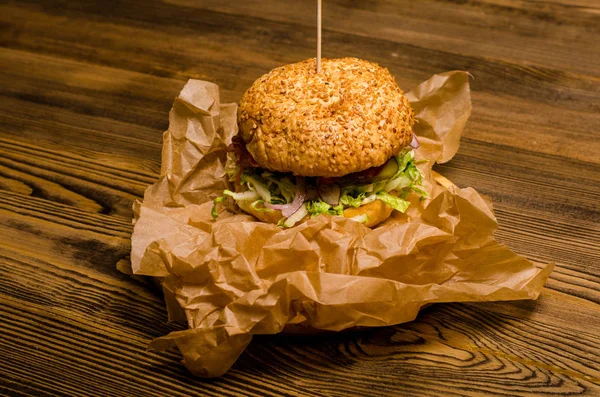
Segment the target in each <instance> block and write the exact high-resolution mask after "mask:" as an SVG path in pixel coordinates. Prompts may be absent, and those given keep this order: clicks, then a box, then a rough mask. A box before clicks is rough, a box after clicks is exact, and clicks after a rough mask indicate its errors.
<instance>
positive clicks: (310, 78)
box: [238, 58, 414, 177]
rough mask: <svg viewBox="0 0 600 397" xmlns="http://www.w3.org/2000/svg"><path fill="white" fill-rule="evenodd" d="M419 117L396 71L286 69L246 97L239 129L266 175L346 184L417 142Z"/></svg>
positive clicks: (345, 65)
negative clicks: (344, 181) (282, 174)
mask: <svg viewBox="0 0 600 397" xmlns="http://www.w3.org/2000/svg"><path fill="white" fill-rule="evenodd" d="M413 122H414V112H413V110H412V109H411V107H410V104H409V102H408V99H407V98H406V96H405V95H404V93H403V91H402V90H401V89H400V88H399V87H398V85H397V84H396V82H395V80H394V77H393V76H392V75H391V74H390V73H389V71H388V70H387V69H385V68H383V67H381V66H379V65H377V64H375V63H372V62H368V61H364V60H361V59H357V58H341V59H323V60H322V62H321V72H320V73H317V72H316V61H315V59H309V60H306V61H303V62H299V63H295V64H291V65H286V66H282V67H279V68H276V69H273V70H272V71H271V72H269V73H267V74H266V75H264V76H262V77H261V78H259V79H258V80H256V81H255V82H254V84H253V85H252V86H251V87H250V88H249V89H248V91H246V93H245V94H244V96H243V97H242V99H241V101H240V106H239V109H238V126H239V130H240V135H241V137H242V139H243V140H244V141H245V142H246V148H247V149H248V151H249V152H250V154H251V155H252V157H253V158H254V159H255V160H256V162H257V163H258V164H259V165H260V166H261V167H263V168H266V169H269V170H272V171H279V172H291V173H293V174H295V175H301V176H321V177H338V176H344V175H347V174H350V173H353V172H359V171H362V170H366V169H368V168H371V167H376V166H380V165H381V164H383V163H384V162H385V161H387V160H388V159H389V158H390V157H391V156H393V155H395V154H397V153H398V152H400V151H401V150H402V148H404V147H405V146H407V145H408V144H409V143H410V141H411V139H412V125H413Z"/></svg>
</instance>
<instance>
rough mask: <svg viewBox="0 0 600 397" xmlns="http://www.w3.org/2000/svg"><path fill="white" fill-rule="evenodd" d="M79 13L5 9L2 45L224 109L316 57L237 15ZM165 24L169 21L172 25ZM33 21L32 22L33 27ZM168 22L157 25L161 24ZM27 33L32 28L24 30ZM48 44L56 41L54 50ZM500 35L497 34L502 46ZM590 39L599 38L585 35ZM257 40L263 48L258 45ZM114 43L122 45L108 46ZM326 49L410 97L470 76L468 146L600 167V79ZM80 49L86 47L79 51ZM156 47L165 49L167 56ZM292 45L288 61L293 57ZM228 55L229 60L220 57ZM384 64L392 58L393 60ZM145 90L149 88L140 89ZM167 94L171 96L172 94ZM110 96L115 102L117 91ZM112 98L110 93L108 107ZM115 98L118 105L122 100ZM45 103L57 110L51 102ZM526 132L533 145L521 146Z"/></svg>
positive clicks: (284, 32)
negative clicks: (365, 65) (10, 33)
mask: <svg viewBox="0 0 600 397" xmlns="http://www.w3.org/2000/svg"><path fill="white" fill-rule="evenodd" d="M81 7H82V8H78V9H71V8H69V7H68V6H65V7H63V8H57V9H52V10H49V11H48V10H45V9H44V11H39V10H35V7H33V6H31V7H30V8H34V9H33V10H32V9H29V8H27V7H23V8H19V9H15V8H9V9H7V12H6V13H5V15H8V16H12V19H10V21H7V24H10V26H12V29H13V30H14V31H15V32H17V33H16V34H15V35H14V37H11V38H10V39H8V40H7V45H8V46H9V47H11V48H15V49H21V50H26V51H33V52H35V53H37V54H39V53H46V54H52V55H53V56H54V57H56V58H58V59H60V58H61V57H65V58H69V59H77V60H85V62H86V63H89V62H91V63H96V64H102V65H107V64H108V65H110V66H112V67H114V68H119V69H127V70H134V71H137V72H140V73H147V74H154V75H156V74H158V75H161V76H168V77H170V78H172V79H175V80H185V79H186V78H187V77H195V78H204V79H209V80H211V81H214V82H216V83H218V84H219V85H220V86H221V87H222V88H223V89H224V91H223V99H224V100H225V101H237V100H238V99H239V97H240V96H241V94H242V92H243V91H244V90H245V89H247V87H249V85H250V84H251V83H252V81H253V80H254V79H255V78H257V77H258V76H260V75H261V74H262V73H265V72H267V71H268V70H269V69H271V68H272V67H275V66H278V65H281V64H282V63H287V62H293V61H297V60H299V59H302V58H306V57H310V56H313V55H314V54H313V52H314V48H313V47H314V43H313V40H312V39H309V38H310V37H312V36H311V34H312V28H310V27H308V26H307V27H304V26H299V27H298V26H296V25H293V22H289V21H283V22H271V21H268V20H264V19H260V18H259V17H255V18H254V19H252V18H251V17H248V16H245V17H244V18H250V19H249V21H248V22H244V23H242V22H240V20H239V17H236V16H235V15H229V14H224V13H220V12H216V11H206V10H202V9H193V8H192V9H190V8H189V7H183V6H179V7H176V6H174V5H171V6H170V7H171V8H172V9H171V8H169V9H167V10H163V9H162V8H161V9H160V10H157V9H155V10H153V9H152V8H151V7H150V8H149V10H148V11H147V12H148V14H139V13H136V16H135V19H132V18H134V17H133V16H132V15H130V14H128V13H127V12H126V11H127V8H124V9H123V10H116V11H115V15H114V18H111V20H110V22H106V21H104V20H103V19H102V18H100V17H98V16H95V17H89V16H88V17H86V16H85V15H86V14H82V13H83V11H85V7H91V5H90V4H87V3H82V4H81ZM156 7H158V6H156ZM163 11H164V12H165V13H166V14H165V18H164V21H169V20H175V19H176V18H177V17H180V16H181V15H184V16H185V18H186V19H185V21H186V22H185V23H182V24H179V25H177V26H172V25H167V26H165V27H164V30H161V31H157V30H156V29H155V27H154V26H152V25H151V24H149V20H150V19H151V15H155V14H152V12H155V13H159V12H163ZM119 12H122V13H123V14H119ZM61 13H62V14H61ZM63 14H64V16H67V17H68V18H67V19H66V21H63V20H65V17H64V16H62V15H63ZM59 15H61V16H59ZM92 15H93V14H92ZM169 15H171V16H172V18H173V19H169ZM86 18H87V19H86ZM31 21H36V22H35V23H33V24H32V23H31ZM164 21H163V22H161V23H166V22H164ZM26 23H27V24H28V26H32V27H31V28H30V29H27V30H24V29H23V26H25V24H26ZM59 23H64V25H65V26H64V29H61V30H60V31H56V30H55V29H53V28H52V27H53V26H55V25H57V24H59ZM84 26H85V29H84V28H83V27H84ZM540 29H541V28H540ZM292 31H293V32H296V33H295V34H296V35H297V37H289V35H290V34H291V33H290V32H292ZM49 32H50V33H49ZM49 34H50V35H52V34H54V35H56V36H52V39H51V40H50V39H49V38H48V35H49ZM503 34H504V33H502V32H500V33H498V35H500V36H502V35H503ZM582 34H583V33H582ZM588 36H589V37H596V36H594V35H584V37H588ZM257 37H260V38H261V40H260V41H257ZM349 37H352V40H349ZM117 40H118V43H119V44H118V45H110V44H111V43H115V42H116V41H117ZM327 40H328V41H329V42H330V43H331V47H332V48H335V53H333V54H331V56H345V55H354V56H361V57H365V58H368V59H371V60H374V61H377V62H380V63H381V64H383V65H385V66H387V67H389V68H390V70H391V71H392V73H393V74H394V75H395V76H397V78H398V81H399V83H400V84H401V85H402V86H403V87H405V88H407V89H408V88H411V87H413V86H414V85H415V84H417V83H418V82H420V81H422V80H424V79H426V78H427V77H429V76H430V75H431V74H433V73H437V72H441V71H446V70H450V69H465V70H469V71H470V72H471V73H472V74H473V75H474V76H475V79H474V80H473V81H472V86H473V90H474V95H473V101H474V103H475V107H474V111H473V116H472V119H471V123H470V125H469V127H468V129H467V131H466V136H468V137H471V138H473V139H478V140H485V141H487V142H498V141H499V142H501V143H503V144H510V145H512V146H515V147H519V148H522V149H529V150H531V149H535V150H536V151H539V152H542V153H546V154H556V153H558V154H561V155H564V156H570V157H573V158H577V159H580V160H582V161H589V162H594V163H598V162H599V161H600V160H599V159H598V156H596V155H595V154H594V153H597V152H598V151H600V142H598V140H595V139H593V137H591V136H590V138H589V139H587V136H588V135H589V134H590V131H594V129H596V128H598V127H599V126H600V116H599V111H600V108H598V105H597V103H598V101H597V100H595V99H596V96H597V92H598V91H600V80H599V79H598V74H594V73H593V72H592V74H589V73H588V74H585V73H578V72H577V73H575V72H568V71H565V70H562V69H549V68H544V67H542V66H536V65H535V64H531V63H523V62H521V61H519V60H514V59H511V58H489V59H488V58H485V57H477V56H475V55H473V56H467V55H464V54H458V53H456V54H455V53H451V52H447V51H446V52H445V51H442V50H432V49H430V48H422V47H419V46H417V45H414V44H412V43H411V44H403V43H393V42H390V41H385V40H381V39H374V38H368V37H362V36H351V35H350V33H345V32H342V33H336V32H333V33H331V36H330V37H328V38H327ZM83 43H85V46H83V47H82V45H83ZM106 43H109V44H108V45H107V44H106ZM157 43H168V44H169V45H168V46H166V47H165V48H163V47H161V46H160V45H159V44H157ZM199 43H202V51H201V52H200V53H199V52H194V51H189V49H190V48H195V47H198V45H199ZM217 43H219V45H217ZM291 43H293V51H290V48H291V47H290V45H291ZM519 43H520V44H519V45H520V46H522V44H521V42H519ZM224 46H226V48H227V51H223V47H224ZM590 46H591V48H593V47H594V46H593V45H591V44H590ZM590 46H588V48H590ZM142 47H147V48H152V49H153V50H152V51H145V52H143V53H140V54H138V55H137V56H136V57H135V58H134V59H131V57H130V56H129V55H130V54H131V53H139V52H140V50H139V49H140V48H142ZM250 49H254V50H250ZM568 51H569V57H568V58H569V60H570V61H572V60H573V59H574V58H577V59H581V57H583V56H586V55H589V54H591V55H592V56H593V54H594V51H588V50H587V49H586V50H584V49H581V48H579V47H573V46H569V48H568ZM549 53H552V52H549ZM174 54H176V55H174ZM233 54H235V55H233ZM390 54H396V55H397V57H394V56H391V55H390ZM574 54H578V55H577V56H575V55H574ZM174 57H175V58H174ZM175 60H176V61H175ZM28 61H29V60H28ZM415 65H418V67H416V66H415ZM88 68H89V66H88ZM38 69H39V68H38ZM38 69H35V70H38ZM19 70H20V69H19ZM102 73H105V72H102ZM72 75H74V76H76V77H78V76H86V75H90V71H89V69H88V70H87V71H84V72H82V71H78V72H77V73H72ZM58 76H59V78H61V76H63V77H62V78H63V79H64V78H68V81H69V83H68V84H67V85H66V87H71V86H72V85H73V83H75V84H77V83H81V82H82V79H80V78H76V79H70V78H69V77H70V76H69V74H60V73H58ZM107 76H108V75H107ZM11 77H12V76H11ZM116 80H117V81H118V80H119V79H116ZM42 84H45V83H42ZM83 84H84V85H87V86H88V87H97V84H96V85H94V81H85V79H84V80H83ZM146 84H148V85H150V84H153V82H152V81H151V80H146ZM175 85H177V84H175ZM31 86H37V85H31ZM138 87H139V86H138ZM179 87H180V86H178V87H177V88H179ZM116 88H119V86H118V85H117V86H116ZM120 88H121V89H124V90H125V92H127V90H128V87H127V86H125V87H120ZM88 89H89V88H88ZM63 90H64V89H63ZM140 90H141V89H140ZM167 90H170V92H173V93H175V92H177V90H175V89H173V88H172V87H171V88H168V89H167ZM136 91H138V89H136ZM116 92H117V93H119V91H118V90H116ZM114 93H115V90H113V98H114V97H115V96H114ZM119 94H120V95H121V96H122V95H123V92H120V93H119ZM15 95H17V97H19V98H21V99H23V100H30V99H31V98H32V93H31V92H29V94H28V93H27V92H25V93H23V92H19V93H17V94H15ZM27 95H29V96H27ZM33 97H35V95H33ZM42 98H45V100H46V101H48V100H49V101H51V102H52V101H53V99H52V98H50V99H48V97H47V96H42ZM80 98H81V97H78V99H79V100H80ZM124 99H126V98H124ZM171 99H172V96H171V97H169V98H165V100H164V102H162V105H161V106H162V108H161V109H164V108H168V106H169V105H168V101H170V100H171ZM36 100H37V101H39V100H40V99H36ZM61 101H62V102H63V103H64V102H65V101H64V100H61ZM123 103H124V104H123ZM123 103H115V102H114V99H113V104H112V106H111V105H110V104H109V105H108V106H103V107H102V108H101V109H99V110H96V109H94V107H92V109H94V111H95V112H99V111H100V112H109V114H110V113H111V112H112V113H115V111H114V109H120V108H122V107H124V109H125V110H126V111H125V112H122V114H121V115H119V116H117V117H119V118H122V117H124V116H126V115H127V114H128V113H130V112H132V111H135V110H136V106H130V104H129V100H127V101H124V102H123ZM70 104H71V106H78V105H77V102H75V103H73V101H70ZM133 105H135V103H134V104H133ZM79 106H80V107H81V108H83V109H86V108H85V107H83V106H81V105H79ZM161 106H158V107H156V106H154V105H153V106H150V107H149V109H148V110H149V112H148V111H147V112H146V113H148V114H149V115H148V116H145V115H144V112H143V109H140V112H139V114H137V115H135V116H134V115H131V116H129V118H128V120H130V121H134V122H136V123H147V122H148V121H149V120H154V121H153V123H155V125H156V124H157V123H161V122H162V123H163V124H162V126H163V127H164V126H165V124H164V123H165V120H166V118H164V117H163V118H162V119H161V118H160V117H158V115H157V117H156V118H154V116H153V115H152V111H153V110H155V109H158V108H159V107H161ZM88 107H89V106H88ZM111 108H112V109H113V110H112V111H111V110H110V109H111ZM161 120H162V121H161ZM524 131H526V132H527V134H528V136H529V137H531V138H530V139H527V140H524V139H520V137H521V136H522V135H523V132H524ZM582 139H585V142H586V145H582V144H581V142H582Z"/></svg>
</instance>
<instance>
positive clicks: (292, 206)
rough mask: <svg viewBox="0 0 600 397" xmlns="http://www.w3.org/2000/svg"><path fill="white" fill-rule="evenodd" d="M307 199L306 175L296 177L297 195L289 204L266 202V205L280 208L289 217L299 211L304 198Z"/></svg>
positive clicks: (273, 208)
mask: <svg viewBox="0 0 600 397" xmlns="http://www.w3.org/2000/svg"><path fill="white" fill-rule="evenodd" d="M305 199H306V181H305V180H304V177H301V176H298V177H296V195H295V196H294V201H292V202H291V203H289V204H271V203H265V207H267V208H270V209H272V210H280V211H281V215H283V216H285V217H286V218H289V217H290V216H292V215H293V214H295V213H296V211H298V208H300V207H301V206H302V204H303V203H304V200H305Z"/></svg>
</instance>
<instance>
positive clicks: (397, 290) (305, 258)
mask: <svg viewBox="0 0 600 397" xmlns="http://www.w3.org/2000/svg"><path fill="white" fill-rule="evenodd" d="M468 80H469V76H468V74H467V73H465V72H460V71H456V72H448V73H443V74H438V75H435V76H433V77H431V78H430V79H429V80H427V81H425V82H424V83H422V84H421V85H419V86H418V87H417V88H415V89H414V90H413V91H411V92H409V93H408V97H409V99H410V101H411V103H412V106H413V108H414V109H415V113H416V118H417V123H416V125H415V128H414V129H415V133H416V134H417V135H418V136H419V141H420V143H421V147H420V148H419V149H418V150H417V151H416V157H417V159H428V160H429V161H428V162H427V163H426V164H423V165H421V168H422V170H423V172H424V173H425V175H426V177H427V189H428V190H429V192H430V198H429V199H428V200H426V201H424V202H419V201H418V200H417V201H414V202H413V205H412V206H411V208H410V209H409V211H408V212H407V214H400V213H396V214H394V215H393V216H392V217H391V218H390V219H388V220H387V221H386V222H384V223H383V224H382V225H380V226H378V227H377V228H375V229H373V230H371V229H369V228H367V227H365V226H363V225H362V224H359V223H356V222H354V221H351V220H348V219H344V218H340V217H330V216H318V217H315V218H312V219H310V220H309V221H307V222H306V223H303V224H301V225H298V226H295V227H293V228H291V229H281V228H278V227H276V226H275V225H271V224H264V223H261V222H258V221H256V220H255V219H254V218H253V217H251V216H249V215H245V214H243V213H238V212H236V210H235V208H233V209H225V208H223V209H222V211H221V212H220V216H219V218H218V220H217V221H214V220H213V219H212V218H211V215H210V210H211V207H212V199H213V198H214V197H216V196H218V195H220V194H221V192H222V190H223V189H224V188H227V182H226V179H227V178H226V174H225V169H224V166H225V159H226V155H225V148H226V146H227V145H228V144H229V143H230V141H231V138H232V136H234V135H235V134H236V133H237V126H236V105H235V104H221V103H220V101H219V89H218V87H217V86H216V85H214V84H212V83H209V82H206V81H198V80H190V81H188V83H187V84H186V85H185V87H184V88H183V90H182V91H181V93H180V94H179V96H178V97H177V98H176V99H175V102H174V104H173V109H172V110H171V113H170V117H169V129H168V131H167V132H165V134H164V142H163V155H162V170H161V177H160V180H159V181H158V182H157V183H155V184H154V185H152V186H150V187H149V188H148V189H147V190H146V193H145V195H144V199H143V201H141V202H137V203H136V204H135V206H134V210H135V218H136V219H135V228H134V233H133V237H132V252H131V265H132V272H133V274H136V275H145V276H153V277H158V278H160V279H161V280H162V286H163V290H164V293H165V301H166V304H167V308H168V312H169V318H170V319H171V320H176V319H179V320H183V319H184V320H186V321H187V323H188V325H189V329H188V330H185V331H178V332H172V333H171V334H169V335H166V336H163V337H160V338H158V339H156V340H154V341H153V342H152V343H151V347H152V348H153V349H157V350H162V349H166V348H168V347H171V346H173V345H176V346H177V347H178V348H179V349H180V351H181V353H182V354H183V357H184V360H183V362H184V364H185V365H186V367H187V368H188V369H189V370H190V371H191V372H192V373H194V374H196V375H198V376H202V377H214V376H219V375H221V374H223V373H225V372H226V371H227V370H228V369H229V368H230V367H231V365H233V363H234V362H235V361H236V359H237V358H238V357H239V355H240V354H241V353H242V352H243V351H244V349H245V347H246V346H247V345H248V343H249V342H250V340H251V339H252V335H256V334H274V333H278V332H282V331H294V332H297V331H299V330H300V331H302V330H315V329H317V330H330V331H339V330H343V329H346V328H351V327H358V326H369V327H372V326H386V325H393V324H399V323H403V322H407V321H411V320H413V319H414V318H415V317H416V316H417V313H418V312H419V309H420V308H422V307H423V306H424V305H428V304H431V303H437V302H473V301H498V300H516V299H536V298H537V296H538V294H539V293H540V290H541V289H542V287H543V285H544V283H545V281H546V279H547V278H548V276H549V274H550V272H551V271H552V265H547V266H545V267H543V268H542V269H538V268H537V267H536V266H534V265H533V264H532V263H531V262H529V261H528V260H526V259H525V258H522V257H520V256H518V255H516V254H515V253H513V252H511V251H510V250H509V249H508V248H506V247H505V246H502V245H500V244H499V243H497V242H496V241H495V240H494V238H493V233H494V231H495V230H496V228H497V226H498V225H497V222H496V218H495V217H494V214H493V211H492V205H491V202H490V200H489V199H488V198H487V197H485V196H482V195H480V194H478V193H477V192H476V191H475V190H473V189H471V188H466V189H459V188H457V187H455V186H449V187H448V188H444V187H442V186H441V185H440V184H438V183H436V181H435V180H434V178H433V174H432V172H431V166H432V165H433V163H435V162H438V163H442V162H445V161H448V160H450V159H451V158H452V157H453V156H454V154H455V153H456V151H457V150H458V146H459V141H460V136H461V133H462V130H463V127H464V126H465V123H466V121H467V119H468V118H469V116H470V113H471V101H470V92H469V81H468Z"/></svg>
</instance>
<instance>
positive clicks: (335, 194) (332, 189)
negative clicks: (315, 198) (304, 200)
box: [317, 183, 341, 207]
mask: <svg viewBox="0 0 600 397" xmlns="http://www.w3.org/2000/svg"><path fill="white" fill-rule="evenodd" d="M317 189H318V190H319V196H320V197H321V200H323V201H324V202H326V203H327V204H329V205H332V206H334V207H335V206H336V205H338V204H339V203H340V194H341V189H340V186H339V185H338V184H335V183H334V184H331V185H325V184H319V185H318V186H317Z"/></svg>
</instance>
